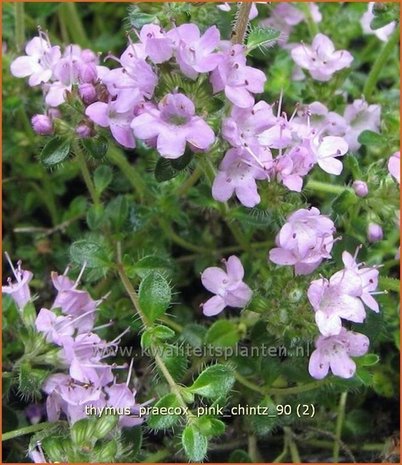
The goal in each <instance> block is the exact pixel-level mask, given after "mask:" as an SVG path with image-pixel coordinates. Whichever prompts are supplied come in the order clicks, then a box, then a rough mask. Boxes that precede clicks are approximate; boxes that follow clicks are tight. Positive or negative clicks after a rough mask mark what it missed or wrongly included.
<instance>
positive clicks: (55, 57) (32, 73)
mask: <svg viewBox="0 0 402 465" xmlns="http://www.w3.org/2000/svg"><path fill="white" fill-rule="evenodd" d="M25 52H26V55H25V56H21V57H18V58H16V59H15V60H14V61H13V62H12V63H11V74H12V75H13V76H16V77H27V76H29V80H28V83H29V85H30V86H31V87H32V86H37V85H39V84H41V83H44V82H48V81H49V80H50V78H51V77H52V75H53V68H54V66H55V64H56V63H57V62H58V61H59V59H60V57H61V52H60V47H59V46H57V45H56V46H54V47H52V46H51V45H50V43H49V39H48V38H47V36H46V35H44V34H40V36H39V37H34V38H33V39H32V40H30V41H29V42H28V43H27V45H26V47H25Z"/></svg>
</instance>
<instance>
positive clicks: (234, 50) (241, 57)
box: [210, 44, 266, 108]
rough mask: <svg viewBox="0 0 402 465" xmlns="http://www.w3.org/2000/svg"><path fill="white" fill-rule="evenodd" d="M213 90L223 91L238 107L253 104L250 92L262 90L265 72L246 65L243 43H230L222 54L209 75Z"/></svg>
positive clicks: (215, 91) (254, 92)
mask: <svg viewBox="0 0 402 465" xmlns="http://www.w3.org/2000/svg"><path fill="white" fill-rule="evenodd" d="M210 81H211V84H212V88H213V92H214V94H216V93H217V92H221V91H222V90H223V91H224V92H225V95H226V97H227V98H228V99H229V100H230V101H231V102H232V103H233V104H235V105H237V106H238V107H240V108H249V107H252V106H253V105H254V97H253V95H252V94H258V93H260V92H263V91H264V83H265V81H266V77H265V74H264V73H263V72H262V71H260V70H259V69H256V68H252V67H251V66H247V65H246V57H245V48H244V46H243V45H239V44H237V45H232V46H231V47H230V48H227V49H226V50H225V51H224V52H223V55H222V60H221V62H220V63H219V65H218V66H217V67H216V68H215V69H214V70H213V71H212V73H211V76H210Z"/></svg>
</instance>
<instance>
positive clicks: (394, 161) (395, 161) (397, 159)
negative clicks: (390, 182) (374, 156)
mask: <svg viewBox="0 0 402 465" xmlns="http://www.w3.org/2000/svg"><path fill="white" fill-rule="evenodd" d="M388 172H389V174H390V175H391V176H393V177H394V178H395V180H396V181H397V182H398V184H400V183H401V154H400V152H395V153H394V154H393V155H391V156H390V157H389V160H388Z"/></svg>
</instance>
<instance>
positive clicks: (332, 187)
mask: <svg viewBox="0 0 402 465" xmlns="http://www.w3.org/2000/svg"><path fill="white" fill-rule="evenodd" d="M305 189H311V190H313V191H318V192H326V193H328V194H341V193H342V192H344V191H349V192H354V191H353V189H352V188H351V187H347V186H337V185H336V184H328V183H327V182H322V181H314V180H312V179H310V180H309V181H308V182H307V184H306V187H305Z"/></svg>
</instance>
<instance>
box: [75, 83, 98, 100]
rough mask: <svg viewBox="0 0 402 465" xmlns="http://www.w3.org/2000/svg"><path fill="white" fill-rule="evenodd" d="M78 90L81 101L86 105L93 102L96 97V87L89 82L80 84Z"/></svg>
mask: <svg viewBox="0 0 402 465" xmlns="http://www.w3.org/2000/svg"><path fill="white" fill-rule="evenodd" d="M78 92H79V94H80V97H81V98H82V101H83V102H84V103H85V104H86V105H90V104H91V103H94V102H95V101H96V99H97V95H96V89H95V87H94V86H93V85H92V84H90V83H89V82H86V83H84V84H80V86H79V88H78Z"/></svg>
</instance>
